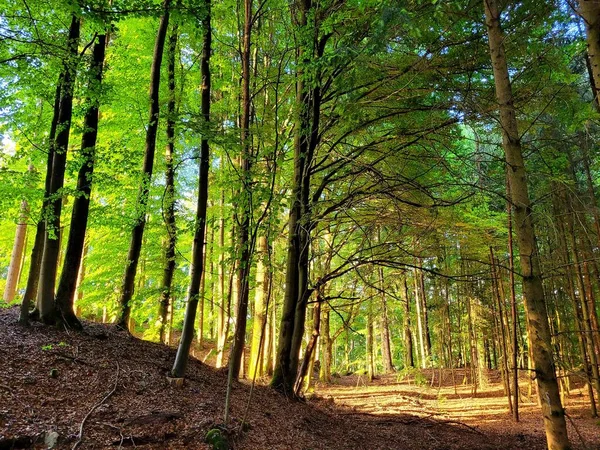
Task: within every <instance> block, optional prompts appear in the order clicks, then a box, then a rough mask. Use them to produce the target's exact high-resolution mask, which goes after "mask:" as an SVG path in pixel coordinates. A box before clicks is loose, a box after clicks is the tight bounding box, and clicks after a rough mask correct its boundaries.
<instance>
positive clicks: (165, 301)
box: [158, 24, 179, 342]
mask: <svg viewBox="0 0 600 450" xmlns="http://www.w3.org/2000/svg"><path fill="white" fill-rule="evenodd" d="M178 33H179V29H178V26H177V24H174V25H173V27H172V29H171V34H170V36H169V46H168V53H167V55H168V56H167V58H168V61H167V77H168V84H169V100H168V102H167V130H166V131H167V133H166V134H167V145H166V147H165V193H164V195H163V208H164V220H165V226H166V229H167V240H166V245H165V249H164V252H165V255H164V258H165V265H164V267H163V277H162V282H161V288H160V299H159V303H158V304H159V310H158V317H159V320H160V324H159V331H158V333H159V337H160V341H161V342H165V325H166V323H167V312H168V310H169V302H170V301H171V285H172V284H173V276H174V274H175V262H176V261H175V246H176V244H177V227H176V224H175V167H174V165H173V155H174V153H175V121H176V119H177V117H176V114H177V112H176V100H175V60H176V52H177V38H178Z"/></svg>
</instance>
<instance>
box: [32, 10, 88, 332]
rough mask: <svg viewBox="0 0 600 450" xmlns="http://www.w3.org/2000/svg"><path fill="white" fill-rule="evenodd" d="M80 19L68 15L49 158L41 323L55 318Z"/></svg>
mask: <svg viewBox="0 0 600 450" xmlns="http://www.w3.org/2000/svg"><path fill="white" fill-rule="evenodd" d="M80 26H81V19H80V18H79V17H77V16H75V15H74V16H73V17H72V18H71V25H70V27H69V37H68V40H67V54H66V57H65V66H64V72H63V74H64V75H63V79H62V85H61V89H60V102H59V112H58V119H57V122H56V137H55V140H54V155H53V159H52V172H51V173H52V175H51V178H50V189H49V191H48V209H47V211H46V216H45V219H46V230H45V237H44V251H43V253H42V262H41V267H40V282H39V283H40V284H39V285H40V289H39V292H38V300H37V307H38V310H39V313H40V319H41V320H42V321H43V322H44V323H48V324H53V323H54V322H55V320H56V315H55V303H54V288H55V285H56V273H57V270H58V255H59V249H60V236H61V228H60V215H61V211H62V194H61V192H60V191H61V189H62V187H63V184H64V179H65V167H66V163H67V150H68V147H69V135H70V129H71V116H72V110H73V90H74V87H75V78H76V76H77V64H78V60H79V51H78V47H79V34H80Z"/></svg>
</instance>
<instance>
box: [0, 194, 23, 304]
mask: <svg viewBox="0 0 600 450" xmlns="http://www.w3.org/2000/svg"><path fill="white" fill-rule="evenodd" d="M28 216H29V205H28V204H27V201H25V200H23V201H22V202H21V213H20V214H19V221H18V222H17V230H16V232H15V240H14V243H13V248H12V252H11V255H10V264H9V266H8V274H7V276H6V286H4V295H3V297H2V298H3V299H4V301H5V302H6V303H10V302H12V301H13V299H14V298H15V294H16V292H17V284H18V282H19V274H20V272H21V263H22V261H23V254H24V252H25V237H26V236H27V217H28Z"/></svg>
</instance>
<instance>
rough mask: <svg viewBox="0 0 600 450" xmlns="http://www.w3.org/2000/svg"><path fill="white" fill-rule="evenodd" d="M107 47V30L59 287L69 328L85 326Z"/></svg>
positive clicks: (95, 67)
mask: <svg viewBox="0 0 600 450" xmlns="http://www.w3.org/2000/svg"><path fill="white" fill-rule="evenodd" d="M105 50H106V34H101V35H99V36H98V37H97V38H96V41H95V43H94V49H93V52H92V61H91V63H90V68H89V82H88V95H87V103H88V107H87V110H86V112H85V117H84V119H83V126H84V130H83V135H82V137H81V155H82V157H83V161H82V163H81V167H80V169H79V174H78V175H77V196H76V197H75V200H74V203H73V212H72V214H71V227H70V231H69V240H68V242H67V250H66V254H65V261H64V265H63V269H62V272H61V276H60V281H59V283H58V289H57V291H56V314H57V319H58V320H60V321H61V323H62V324H63V325H64V326H66V327H69V328H75V329H81V323H80V322H79V320H78V319H77V317H76V316H75V313H74V311H73V301H74V299H75V291H76V288H77V277H78V275H79V269H80V266H81V259H82V256H83V247H84V242H85V234H86V229H87V222H88V215H89V209H90V196H91V192H92V182H93V179H92V176H93V171H94V159H95V154H96V150H95V148H96V139H97V136H98V119H99V111H100V109H99V104H100V87H101V84H102V72H103V70H104V55H105Z"/></svg>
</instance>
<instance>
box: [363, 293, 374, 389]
mask: <svg viewBox="0 0 600 450" xmlns="http://www.w3.org/2000/svg"><path fill="white" fill-rule="evenodd" d="M374 341H375V339H374V336H373V311H372V306H371V304H370V303H369V306H368V311H367V344H366V346H365V350H366V360H367V378H368V380H369V382H371V381H373V378H374V377H375V357H374V353H375V351H374V348H373V347H374V346H375V345H374V344H375V342H374Z"/></svg>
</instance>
